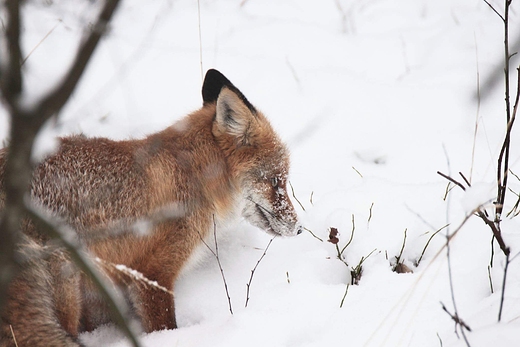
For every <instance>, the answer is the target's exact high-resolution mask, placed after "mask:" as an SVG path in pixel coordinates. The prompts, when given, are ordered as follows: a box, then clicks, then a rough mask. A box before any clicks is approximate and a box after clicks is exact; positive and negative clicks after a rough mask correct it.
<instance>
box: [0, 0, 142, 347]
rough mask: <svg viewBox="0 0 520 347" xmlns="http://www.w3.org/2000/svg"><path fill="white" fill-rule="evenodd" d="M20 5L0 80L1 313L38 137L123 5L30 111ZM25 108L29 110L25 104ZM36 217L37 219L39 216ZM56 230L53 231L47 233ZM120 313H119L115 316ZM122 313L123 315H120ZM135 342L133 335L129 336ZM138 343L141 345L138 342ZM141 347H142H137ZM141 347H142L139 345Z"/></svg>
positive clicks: (14, 4)
mask: <svg viewBox="0 0 520 347" xmlns="http://www.w3.org/2000/svg"><path fill="white" fill-rule="evenodd" d="M20 3H21V1H18V0H7V1H6V2H5V6H6V10H7V16H8V24H7V28H6V31H5V36H6V42H7V48H8V49H9V54H8V59H9V61H8V64H7V65H6V66H7V71H2V74H1V75H0V89H1V93H2V96H3V101H4V102H5V103H6V104H7V108H8V111H9V113H10V120H11V127H10V144H9V149H8V151H7V156H6V158H5V160H6V162H5V171H4V177H3V178H4V182H3V184H4V186H3V187H2V189H3V190H4V192H5V201H4V203H5V204H4V208H3V211H2V215H1V216H0V235H1V238H2V242H1V243H0V311H1V310H2V309H3V307H4V305H5V298H6V297H7V295H6V292H7V288H8V286H9V283H10V280H11V279H12V278H13V277H14V276H15V275H16V273H17V271H18V262H17V260H16V257H15V244H16V242H17V238H18V233H19V228H20V223H21V221H22V218H23V217H24V216H25V214H26V213H28V212H29V214H30V215H31V213H30V211H28V209H27V208H26V207H25V201H24V197H25V196H26V195H28V192H29V185H30V182H31V177H32V164H31V152H32V147H33V144H34V140H35V137H36V135H37V134H38V132H39V130H40V128H41V127H42V125H43V124H44V123H45V122H46V121H47V120H48V119H49V118H50V117H51V116H53V115H55V114H56V113H58V112H59V111H60V110H61V108H62V107H63V106H64V105H65V103H66V102H67V100H68V99H69V97H70V95H71V94H72V92H73V91H74V89H75V87H76V85H77V83H78V81H79V79H80V77H81V76H82V74H83V72H84V71H85V68H86V66H87V64H88V62H89V60H90V58H91V56H92V53H93V52H94V50H95V48H96V47H97V45H98V43H99V41H100V39H101V37H102V35H103V34H104V33H105V30H106V27H107V25H108V23H109V21H110V20H111V18H112V16H113V14H114V12H115V9H116V8H117V5H118V3H119V0H106V2H105V4H104V6H103V8H102V10H101V12H100V14H99V16H98V18H97V20H96V24H95V25H94V27H93V28H94V29H93V30H92V31H91V32H90V34H89V35H88V36H87V38H86V39H85V40H84V42H83V43H82V44H81V45H80V48H79V50H78V52H77V54H76V56H75V58H74V60H73V62H72V66H71V68H70V69H69V70H68V71H67V72H66V73H65V75H64V78H63V80H62V82H61V83H60V84H59V85H58V86H57V87H56V88H55V89H54V90H52V91H51V92H49V93H48V94H47V96H46V97H44V98H42V100H40V101H39V102H36V103H34V105H36V106H34V107H33V108H31V109H29V110H27V109H23V108H22V107H21V105H22V104H24V102H23V101H24V100H19V97H20V95H22V92H23V83H22V72H21V67H20V64H21V50H20V26H21V17H20ZM25 104H28V103H27V102H25ZM33 217H36V216H34V215H33ZM46 229H47V230H50V229H49V228H46ZM116 311H117V307H116V308H115V309H114V312H116ZM119 313H120V312H119ZM129 337H130V335H129ZM133 340H134V341H135V339H133ZM134 345H136V344H134ZM136 346H137V345H136Z"/></svg>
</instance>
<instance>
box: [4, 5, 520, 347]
mask: <svg viewBox="0 0 520 347" xmlns="http://www.w3.org/2000/svg"><path fill="white" fill-rule="evenodd" d="M490 2H491V3H492V4H493V5H494V6H496V8H497V10H499V11H502V9H503V4H502V1H498V0H492V1H490ZM95 7H96V6H95V2H94V5H92V2H90V1H70V0H69V1H65V0H54V1H29V2H28V5H26V6H25V8H24V11H25V12H24V13H25V29H24V31H23V35H24V36H23V40H24V41H23V47H24V52H25V55H29V57H28V59H27V61H26V63H25V65H24V66H25V67H24V69H25V70H24V71H25V73H26V80H25V83H26V88H27V89H26V90H27V94H26V96H27V97H28V98H29V100H30V99H31V98H36V97H37V96H38V95H41V94H42V92H43V91H45V90H48V88H49V87H51V86H52V85H53V84H54V83H56V81H59V78H60V72H61V71H63V69H64V67H66V66H67V65H68V64H69V63H70V60H71V58H72V56H73V52H74V49H75V47H76V46H77V42H78V40H79V38H80V37H81V34H82V32H83V30H84V29H85V28H86V27H88V25H89V23H90V21H92V18H93V16H94V15H95ZM519 10H520V7H519V6H518V3H516V2H513V6H512V11H511V40H512V42H515V41H516V40H517V39H518V37H519V35H520V30H519V29H520V15H519V14H518V11H519ZM199 25H200V34H201V35H200V37H201V40H199ZM502 35H503V29H502V23H501V20H500V19H499V18H498V16H497V15H496V14H494V13H493V11H492V10H491V9H490V8H489V7H488V6H487V5H486V4H485V3H484V2H483V1H481V0H435V1H433V0H323V1H309V0H307V1H302V0H263V1H260V0H225V1H216V0H200V22H199V12H198V3H197V1H194V0H191V1H188V0H151V1H147V2H146V4H145V3H144V2H143V1H139V0H125V1H123V3H122V6H121V7H120V9H119V11H118V12H117V16H116V18H115V21H114V22H113V26H112V27H111V30H110V33H109V35H108V36H107V37H105V39H104V40H103V42H102V44H101V46H100V47H99V49H98V50H97V52H96V54H95V56H94V59H93V61H92V62H91V64H90V66H89V68H88V70H87V72H86V75H85V76H84V78H83V79H82V81H81V83H80V85H79V88H78V90H77V91H76V92H75V94H74V95H73V97H72V99H71V100H70V102H69V103H68V104H67V106H66V107H65V109H64V110H63V112H62V114H61V115H60V118H59V120H58V121H57V122H53V123H52V124H50V125H49V126H48V129H47V130H46V132H45V135H44V136H42V138H41V141H39V143H38V148H37V149H38V151H39V152H42V151H44V149H45V148H48V147H49V143H51V141H49V139H51V138H52V137H54V136H56V135H63V134H72V133H80V132H83V133H85V134H88V135H92V136H107V137H110V138H114V139H122V138H139V137H142V136H145V135H146V134H149V133H151V132H154V131H157V130H159V129H163V128H164V127H166V126H168V125H169V124H171V123H173V122H174V121H175V120H177V119H179V118H181V117H183V116H184V115H185V114H186V113H188V112H190V111H193V110H196V109H198V108H199V107H200V106H201V103H202V100H201V96H200V89H201V84H202V73H201V63H202V68H203V69H204V70H207V69H209V68H217V69H219V70H220V71H222V72H223V73H224V74H225V75H226V76H227V77H228V78H229V79H230V80H231V81H232V82H233V83H234V84H235V85H236V86H237V87H238V88H240V89H241V90H242V92H243V93H244V94H245V95H246V96H247V97H248V99H249V100H250V101H251V102H252V103H253V104H254V105H256V106H257V107H258V108H259V109H261V110H262V111H263V112H264V113H265V114H266V115H267V116H268V117H269V118H270V120H271V121H272V123H273V125H274V127H275V129H277V131H278V132H279V133H280V135H281V137H282V138H283V139H284V140H285V141H286V142H287V144H288V145H289V147H290V149H291V151H292V170H291V182H292V185H293V186H294V191H295V195H296V197H297V198H298V200H299V201H300V202H301V204H302V205H303V207H304V209H305V210H303V209H302V208H301V207H300V206H299V204H298V203H297V202H296V201H294V202H295V207H296V208H297V209H298V211H299V214H300V217H301V220H302V222H303V224H304V225H305V227H306V228H307V229H308V230H310V231H312V233H314V234H315V235H316V236H317V237H319V238H321V239H323V242H322V241H320V240H318V239H317V238H315V237H313V236H312V234H311V233H310V232H308V231H306V232H304V233H303V234H302V235H300V236H298V237H295V238H290V239H282V238H276V239H275V240H274V241H273V243H272V245H271V247H270V248H269V250H268V251H267V254H266V256H265V257H264V259H263V260H262V262H261V263H260V265H259V266H258V268H257V270H256V272H255V277H254V279H253V282H252V285H251V292H250V300H249V304H248V307H247V308H245V307H244V303H245V299H246V283H247V282H248V280H249V276H250V272H251V270H252V269H253V267H254V266H255V264H256V263H257V261H258V259H259V258H260V257H261V255H262V253H263V252H264V249H265V247H266V246H267V244H268V242H269V240H270V238H269V236H268V235H266V234H264V233H263V232H262V231H260V230H258V229H256V228H254V227H252V226H250V225H248V224H247V223H245V222H243V223H241V224H239V225H234V226H230V228H231V229H232V230H231V231H232V237H230V238H228V239H226V240H224V241H222V242H221V243H220V244H219V248H220V253H221V261H222V265H223V268H224V271H225V275H226V280H227V283H228V286H229V289H230V295H231V299H232V304H233V310H234V314H233V315H231V314H230V312H229V308H228V303H227V299H226V295H225V291H224V286H223V283H222V278H221V276H220V272H219V269H218V266H217V264H216V261H215V259H214V258H212V257H211V256H208V257H207V259H206V260H205V262H204V263H203V264H201V265H200V266H198V267H196V268H194V269H193V270H191V271H190V272H187V273H185V274H184V275H183V277H182V278H181V279H180V280H179V281H178V283H177V284H176V287H175V292H176V304H177V307H176V315H177V322H178V324H179V328H178V329H176V330H174V331H162V332H155V333H152V334H148V335H142V336H141V337H142V342H143V344H144V345H145V346H172V347H173V346H197V347H198V346H228V347H229V346H270V347H275V346H298V347H300V346H302V347H307V346H309V347H310V346H332V345H341V346H443V347H446V346H450V347H452V346H453V347H454V346H466V343H465V342H464V340H463V339H462V338H458V337H457V334H456V333H455V324H454V322H453V321H452V320H451V318H450V316H449V315H448V314H447V313H445V312H444V311H443V310H442V305H441V302H442V303H444V305H445V306H446V308H447V309H448V310H449V311H450V312H454V302H453V299H452V297H453V298H455V303H456V306H457V310H458V313H459V315H460V317H461V318H462V319H463V320H464V322H465V323H466V324H467V325H468V326H470V327H471V329H472V332H466V334H467V337H468V340H469V343H470V344H471V346H472V347H476V346H483V347H484V346H490V345H491V344H494V345H497V346H501V347H509V346H511V347H512V346H518V345H520V259H519V258H520V257H517V258H514V259H513V261H512V262H511V263H510V268H509V273H508V278H507V287H506V296H505V304H504V311H503V316H502V321H501V323H497V316H498V308H499V303H500V291H501V287H502V277H503V268H504V264H505V258H504V256H503V254H502V253H501V251H500V249H499V248H498V245H497V244H496V243H495V245H494V257H493V263H492V264H493V266H492V268H491V269H490V272H489V273H490V276H489V275H488V265H489V264H490V261H491V256H492V249H491V236H492V235H491V232H490V230H489V228H487V227H486V226H485V225H484V224H483V223H482V221H481V220H479V219H477V218H476V217H473V218H470V219H469V221H468V222H467V223H466V224H465V225H464V226H463V228H461V229H460V231H459V232H458V233H457V235H456V236H455V237H454V238H453V239H452V242H451V247H450V252H451V271H452V278H453V286H452V287H453V291H452V290H451V289H450V281H449V276H448V269H449V267H448V258H447V256H446V249H444V248H443V246H444V244H445V235H446V233H452V232H453V231H455V230H456V229H457V228H458V226H459V225H460V224H461V223H462V221H463V220H464V218H465V216H466V215H467V214H469V213H470V212H471V211H472V210H473V209H474V208H475V207H477V206H478V205H480V204H488V205H490V202H491V201H492V199H493V195H494V194H495V190H496V188H495V183H494V182H495V172H496V158H497V157H498V153H499V149H500V146H501V144H502V138H503V135H504V129H505V120H504V118H505V115H504V108H505V107H504V102H503V87H502V85H503V82H502V78H501V77H500V78H499V79H498V80H497V82H496V83H495V84H493V83H488V81H489V79H490V76H492V75H493V72H494V71H495V70H497V69H498V70H500V69H501V64H502V61H503V58H502V55H503V43H502V42H503V37H502ZM513 46H514V45H513ZM515 50H516V48H515V47H513V48H512V51H515ZM201 57H202V61H201ZM512 63H513V70H514V68H515V67H516V66H517V65H518V60H515V59H513V61H512ZM512 80H513V81H514V80H516V76H514V75H513V77H512ZM478 84H480V86H481V92H482V97H481V99H480V102H479V101H478V99H477V97H476V95H477V85H478ZM476 125H477V128H476ZM475 129H476V130H475ZM7 133H8V123H7V114H6V111H5V109H0V140H4V139H6V137H7ZM475 134H476V135H475ZM519 146H520V134H519V133H518V130H517V129H516V128H515V129H514V131H513V143H512V154H511V169H512V171H513V172H515V173H517V174H520V162H519V159H520V152H519V150H518V149H519V148H520V147H519ZM473 153H474V154H473ZM437 170H440V171H442V172H444V173H446V174H451V175H452V176H454V177H457V178H459V177H460V176H458V172H459V171H461V172H463V173H464V174H465V175H466V177H468V178H469V179H470V180H471V182H472V183H473V188H472V189H471V190H470V191H468V192H466V193H464V192H462V190H460V189H458V188H454V189H452V190H451V191H450V193H449V194H448V197H447V199H444V197H445V192H446V186H447V181H446V180H444V179H443V178H442V177H440V176H439V175H437V174H436V171H437ZM510 187H511V189H512V190H513V191H514V192H519V191H520V182H519V181H518V180H517V179H516V178H514V177H513V176H511V178H510ZM515 202H516V196H515V195H514V194H513V193H511V192H510V193H509V195H508V196H507V199H506V203H507V208H506V209H505V210H506V211H509V210H510V209H511V207H512V206H513V205H514V203H515ZM488 210H489V211H491V206H489V209H488ZM352 216H354V225H355V232H354V236H353V241H352V243H351V244H350V245H349V246H348V247H347V248H346V250H345V252H344V253H343V255H344V256H345V259H344V261H345V262H346V263H347V264H348V268H347V266H346V265H345V263H343V262H341V261H340V260H338V259H337V257H336V255H337V252H336V248H335V246H334V245H333V244H331V243H329V242H326V240H327V238H328V233H329V228H330V227H335V228H337V229H338V230H339V232H340V242H339V244H338V246H339V247H340V248H342V247H343V246H344V245H345V244H346V243H347V241H348V240H349V238H350V236H351V230H352V229H353V224H352V218H353V217H352ZM519 218H520V217H517V218H512V219H511V218H505V219H504V221H503V224H502V227H503V231H504V238H505V242H506V243H507V244H508V245H509V246H510V247H511V250H512V252H511V254H512V257H514V256H515V255H516V254H518V252H519V251H520V225H519V221H520V219H519ZM447 224H449V226H448V227H447V228H445V229H443V230H442V231H441V232H439V233H438V234H437V235H436V236H435V237H433V239H432V241H431V242H430V244H429V246H428V248H427V249H426V251H425V253H424V256H423V258H422V261H421V263H420V264H419V266H418V267H415V266H414V263H416V261H417V259H418V258H419V257H420V256H421V253H422V252H423V249H424V247H425V245H426V243H427V241H428V239H429V238H430V237H431V236H432V234H433V233H434V232H435V231H437V230H438V229H440V228H442V227H443V226H445V225H447ZM405 230H406V245H405V247H404V251H403V254H402V257H401V259H402V260H403V261H404V263H405V265H407V266H408V267H410V268H411V269H412V270H413V273H408V274H397V273H395V272H392V265H393V264H394V262H395V257H396V256H397V255H398V254H399V252H400V250H401V248H402V245H403V239H404V235H405ZM371 252H372V253H371ZM369 254H371V255H370V256H369V257H368V258H367V259H366V260H365V261H364V262H363V264H362V265H363V273H362V276H361V279H360V281H359V284H358V285H350V286H348V292H347V294H346V296H344V295H345V291H346V289H347V285H348V284H349V283H350V281H351V279H350V269H351V268H352V267H355V266H357V265H358V263H359V262H360V260H361V259H364V257H367V256H368V255H369ZM491 285H492V287H491ZM492 288H493V291H492ZM343 298H344V301H343V305H342V307H340V305H341V303H342V299H343ZM459 336H460V333H459ZM460 337H461V336H460ZM82 341H83V342H84V343H85V344H86V345H87V346H100V345H102V346H113V347H115V346H128V343H127V342H126V340H125V339H124V337H123V336H122V335H121V334H120V333H119V332H118V331H117V330H116V329H115V328H114V327H111V326H108V327H102V328H100V329H98V330H96V331H95V332H93V333H89V334H83V335H82Z"/></svg>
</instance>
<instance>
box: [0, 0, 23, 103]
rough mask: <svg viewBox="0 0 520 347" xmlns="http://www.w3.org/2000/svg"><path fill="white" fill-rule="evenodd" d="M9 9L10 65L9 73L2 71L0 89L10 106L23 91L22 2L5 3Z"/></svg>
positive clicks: (10, 1)
mask: <svg viewBox="0 0 520 347" xmlns="http://www.w3.org/2000/svg"><path fill="white" fill-rule="evenodd" d="M5 4H6V8H7V16H8V21H7V28H6V36H7V48H8V50H9V63H8V64H7V71H2V75H3V78H2V81H1V83H0V88H1V90H2V94H3V95H4V98H5V99H6V100H7V102H8V103H9V104H12V103H13V99H14V98H16V97H17V96H18V95H20V93H21V91H22V71H21V65H20V61H21V57H22V52H21V49H20V1H18V0H7V1H6V2H5Z"/></svg>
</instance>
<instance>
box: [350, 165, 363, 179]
mask: <svg viewBox="0 0 520 347" xmlns="http://www.w3.org/2000/svg"><path fill="white" fill-rule="evenodd" d="M352 170H354V171H356V173H357V174H358V175H359V177H361V178H363V175H362V174H361V172H359V171H358V170H357V169H356V168H355V167H353V166H352Z"/></svg>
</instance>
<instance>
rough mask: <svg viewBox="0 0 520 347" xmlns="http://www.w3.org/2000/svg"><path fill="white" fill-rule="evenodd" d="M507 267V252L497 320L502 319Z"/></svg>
mask: <svg viewBox="0 0 520 347" xmlns="http://www.w3.org/2000/svg"><path fill="white" fill-rule="evenodd" d="M508 268H509V253H508V254H506V266H505V267H504V278H503V280H502V294H501V295H500V308H499V309H498V321H499V322H500V320H502V309H503V308H504V296H505V293H506V278H507V270H508Z"/></svg>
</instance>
